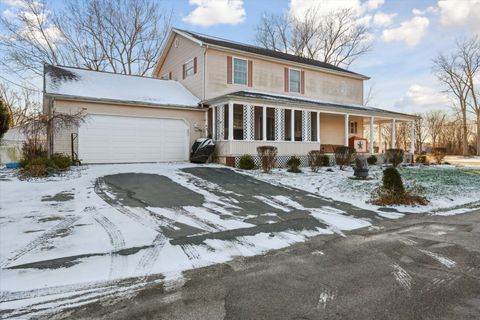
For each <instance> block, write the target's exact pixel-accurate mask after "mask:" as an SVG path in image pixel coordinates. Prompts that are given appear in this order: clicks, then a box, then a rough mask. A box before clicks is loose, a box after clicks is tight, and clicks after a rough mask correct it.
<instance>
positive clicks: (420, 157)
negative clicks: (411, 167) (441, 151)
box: [415, 154, 428, 164]
mask: <svg viewBox="0 0 480 320" xmlns="http://www.w3.org/2000/svg"><path fill="white" fill-rule="evenodd" d="M415 162H416V163H420V164H428V159H427V156H426V155H424V154H420V155H418V156H417V157H416V158H415Z"/></svg>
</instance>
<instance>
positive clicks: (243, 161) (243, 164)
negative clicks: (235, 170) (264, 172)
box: [238, 154, 255, 170]
mask: <svg viewBox="0 0 480 320" xmlns="http://www.w3.org/2000/svg"><path fill="white" fill-rule="evenodd" d="M238 167H239V168H240V169H243V170H253V169H255V161H254V160H253V157H252V156H251V155H249V154H244V155H243V156H241V157H240V161H239V163H238Z"/></svg>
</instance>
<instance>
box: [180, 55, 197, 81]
mask: <svg viewBox="0 0 480 320" xmlns="http://www.w3.org/2000/svg"><path fill="white" fill-rule="evenodd" d="M194 74H195V63H194V61H193V59H191V60H189V61H187V62H186V63H185V64H184V65H183V79H185V78H186V77H189V76H193V75H194Z"/></svg>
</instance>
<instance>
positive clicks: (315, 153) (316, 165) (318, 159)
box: [308, 150, 322, 172]
mask: <svg viewBox="0 0 480 320" xmlns="http://www.w3.org/2000/svg"><path fill="white" fill-rule="evenodd" d="M308 165H309V166H310V169H312V171H313V172H318V170H319V169H320V167H321V166H322V152H321V151H320V150H312V151H309V152H308Z"/></svg>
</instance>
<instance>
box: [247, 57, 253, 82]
mask: <svg viewBox="0 0 480 320" xmlns="http://www.w3.org/2000/svg"><path fill="white" fill-rule="evenodd" d="M248 86H249V87H252V86H253V61H252V60H248Z"/></svg>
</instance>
